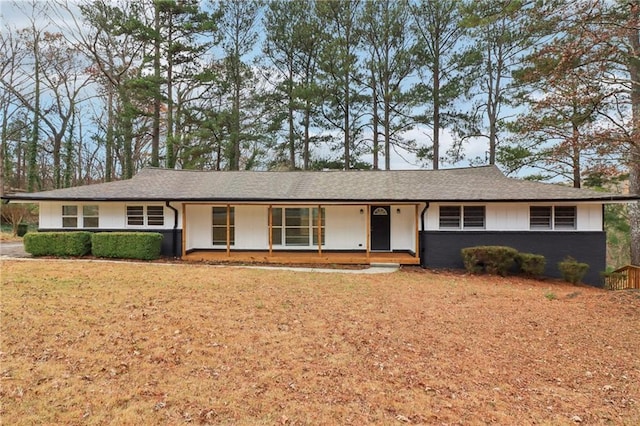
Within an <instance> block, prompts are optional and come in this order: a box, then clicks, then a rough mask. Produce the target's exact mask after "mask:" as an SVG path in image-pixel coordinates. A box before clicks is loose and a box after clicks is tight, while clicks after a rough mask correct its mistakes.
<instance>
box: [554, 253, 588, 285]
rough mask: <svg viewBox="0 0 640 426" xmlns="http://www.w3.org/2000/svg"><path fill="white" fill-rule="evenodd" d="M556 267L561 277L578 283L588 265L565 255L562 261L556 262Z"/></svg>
mask: <svg viewBox="0 0 640 426" xmlns="http://www.w3.org/2000/svg"><path fill="white" fill-rule="evenodd" d="M558 269H559V270H560V274H561V275H562V279H564V280H565V281H568V282H570V283H572V284H578V283H579V282H581V281H582V279H583V278H584V276H585V274H586V273H587V271H588V270H589V265H588V264H586V263H581V262H578V261H577V260H575V259H574V258H573V257H571V256H567V257H565V259H564V260H563V261H562V262H558Z"/></svg>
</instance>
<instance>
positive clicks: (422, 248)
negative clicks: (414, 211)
mask: <svg viewBox="0 0 640 426" xmlns="http://www.w3.org/2000/svg"><path fill="white" fill-rule="evenodd" d="M428 208H429V202H428V201H425V202H424V209H422V212H420V266H422V265H423V260H424V259H425V257H426V251H427V248H426V247H425V244H422V240H423V238H422V233H423V232H425V226H424V214H425V213H426V212H427V209H428ZM422 267H423V268H424V266H422Z"/></svg>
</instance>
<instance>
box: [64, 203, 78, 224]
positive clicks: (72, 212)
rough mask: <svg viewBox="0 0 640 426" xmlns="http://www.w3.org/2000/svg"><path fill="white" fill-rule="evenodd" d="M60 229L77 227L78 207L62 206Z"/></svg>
mask: <svg viewBox="0 0 640 426" xmlns="http://www.w3.org/2000/svg"><path fill="white" fill-rule="evenodd" d="M62 227H63V228H77V227H78V206H62Z"/></svg>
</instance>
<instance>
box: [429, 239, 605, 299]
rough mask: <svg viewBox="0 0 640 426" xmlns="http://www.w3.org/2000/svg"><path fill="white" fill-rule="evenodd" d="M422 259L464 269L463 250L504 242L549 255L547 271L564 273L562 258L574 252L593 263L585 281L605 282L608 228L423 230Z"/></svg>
mask: <svg viewBox="0 0 640 426" xmlns="http://www.w3.org/2000/svg"><path fill="white" fill-rule="evenodd" d="M420 243H421V246H420V259H421V264H422V266H423V267H425V268H452V269H463V268H464V265H463V264H462V256H461V255H460V250H461V249H463V248H465V247H473V246H480V245H503V246H509V247H513V248H515V249H517V250H518V251H521V252H527V253H535V254H542V255H544V256H545V257H546V259H547V267H546V270H545V275H546V276H549V277H560V271H558V266H557V264H558V262H560V261H561V260H563V259H564V258H565V257H566V256H573V257H574V258H575V259H577V260H578V261H580V262H585V263H587V264H589V271H588V272H587V275H586V276H585V277H584V282H585V283H586V284H590V285H593V286H597V287H601V286H602V284H603V283H602V277H601V276H600V272H602V271H604V270H605V268H606V234H605V232H601V231H600V232H555V231H554V232H535V231H523V232H510V231H502V232H498V231H486V232H482V231H479V232H475V231H474V232H446V231H444V232H443V231H423V232H420Z"/></svg>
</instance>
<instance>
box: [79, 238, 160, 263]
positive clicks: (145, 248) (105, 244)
mask: <svg viewBox="0 0 640 426" xmlns="http://www.w3.org/2000/svg"><path fill="white" fill-rule="evenodd" d="M161 248H162V234H159V233H157V232H97V233H95V234H93V235H92V236H91V252H92V253H93V255H94V256H96V257H111V258H121V259H141V260H153V259H158V258H159V257H160V250H161Z"/></svg>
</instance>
